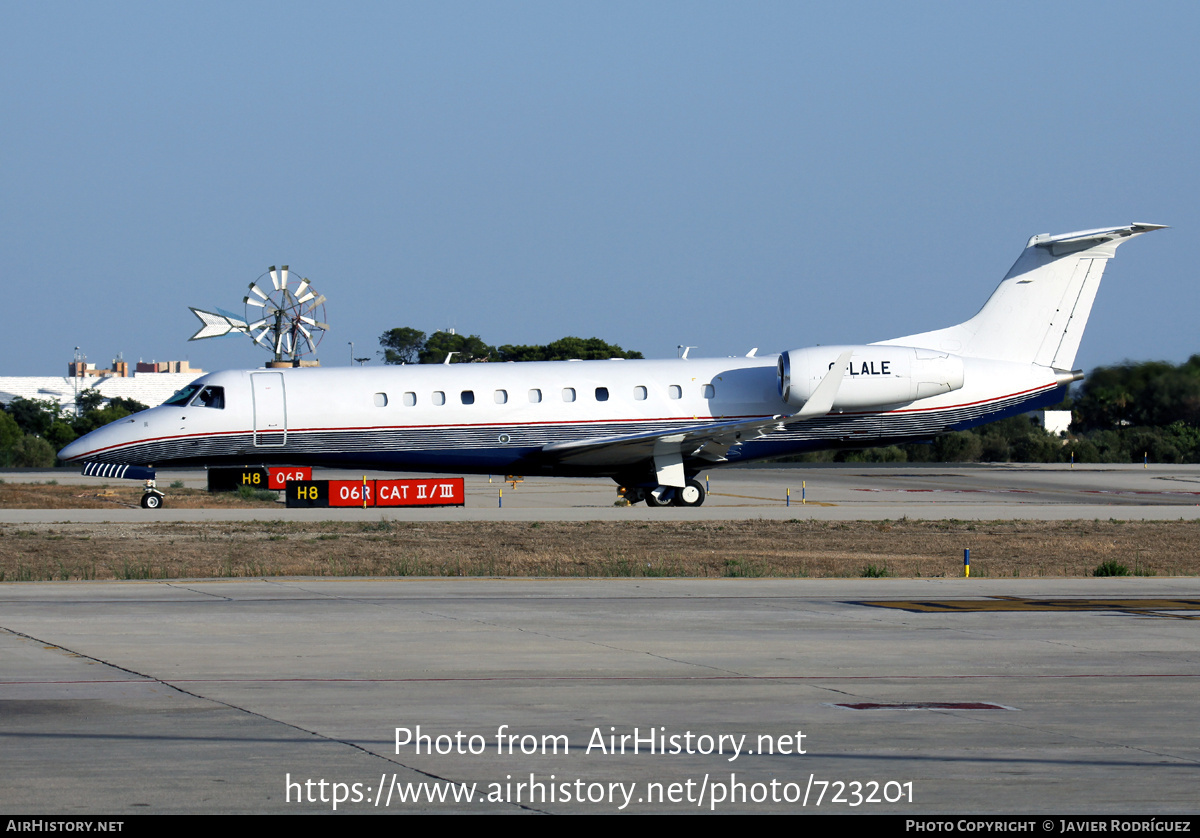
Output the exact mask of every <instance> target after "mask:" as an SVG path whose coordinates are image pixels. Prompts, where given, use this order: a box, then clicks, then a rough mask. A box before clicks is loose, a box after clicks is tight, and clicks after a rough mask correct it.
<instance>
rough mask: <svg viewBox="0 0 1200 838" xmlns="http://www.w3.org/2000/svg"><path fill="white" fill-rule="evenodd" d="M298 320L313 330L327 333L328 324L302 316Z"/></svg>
mask: <svg viewBox="0 0 1200 838" xmlns="http://www.w3.org/2000/svg"><path fill="white" fill-rule="evenodd" d="M300 320H301V321H302V322H304V323H307V324H308V325H310V326H312V327H313V328H314V329H320V330H321V331H323V332H327V331H329V324H328V323H321V322H320V321H317V320H313V319H312V318H311V317H305V316H304V315H303V314H302V315H300Z"/></svg>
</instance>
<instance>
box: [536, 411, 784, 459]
mask: <svg viewBox="0 0 1200 838" xmlns="http://www.w3.org/2000/svg"><path fill="white" fill-rule="evenodd" d="M790 418H791V417H787V416H762V417H758V418H755V419H749V420H746V419H742V420H738V421H736V422H710V423H708V424H705V425H693V426H691V427H687V428H675V429H672V430H670V431H649V432H647V433H640V434H624V435H620V436H600V437H592V438H591V439H577V440H572V441H570V442H555V443H552V444H550V445H547V446H545V447H543V448H542V454H544V455H546V456H548V457H551V458H553V459H556V460H558V461H559V462H561V463H567V464H570V465H578V466H621V465H632V464H634V463H641V462H646V461H647V460H651V459H653V458H654V456H655V455H656V454H661V452H662V449H663V447H664V446H670V447H672V448H675V449H676V450H678V451H679V453H680V455H681V456H683V457H684V458H685V459H690V458H693V457H700V458H702V459H706V460H710V461H712V462H721V461H722V460H724V459H725V455H726V454H727V453H728V452H729V449H730V448H732V447H733V446H735V445H737V444H739V443H741V442H743V441H745V440H750V439H756V438H758V437H760V436H766V435H767V434H769V433H771V432H772V431H774V430H777V429H779V428H782V427H783V424H784V423H785V422H786V421H787V420H788V419H790Z"/></svg>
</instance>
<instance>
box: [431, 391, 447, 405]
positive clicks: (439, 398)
mask: <svg viewBox="0 0 1200 838" xmlns="http://www.w3.org/2000/svg"><path fill="white" fill-rule="evenodd" d="M433 403H434V404H445V403H446V394H445V393H443V392H442V391H441V390H434V391H433Z"/></svg>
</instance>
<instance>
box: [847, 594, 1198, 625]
mask: <svg viewBox="0 0 1200 838" xmlns="http://www.w3.org/2000/svg"><path fill="white" fill-rule="evenodd" d="M857 604H858V605H869V606H872V607H875V608H897V609H899V610H901V611H912V612H920V613H925V614H946V613H959V614H967V613H977V612H981V611H1059V612H1087V611H1110V612H1111V611H1116V612H1118V613H1121V614H1132V615H1135V616H1143V617H1171V618H1173V619H1177V620H1200V615H1191V614H1178V613H1162V612H1179V611H1185V612H1186V611H1200V599H1090V598H1080V599H1026V598H1024V597H989V598H988V599H941V600H871V601H868V600H859V601H858V603H857Z"/></svg>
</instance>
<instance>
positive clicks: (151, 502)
mask: <svg viewBox="0 0 1200 838" xmlns="http://www.w3.org/2000/svg"><path fill="white" fill-rule="evenodd" d="M165 497H166V495H164V494H163V493H162V492H160V491H158V489H156V488H154V481H153V480H147V481H146V487H145V488H144V489H142V509H161V508H162V505H163V499H164V498H165Z"/></svg>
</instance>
